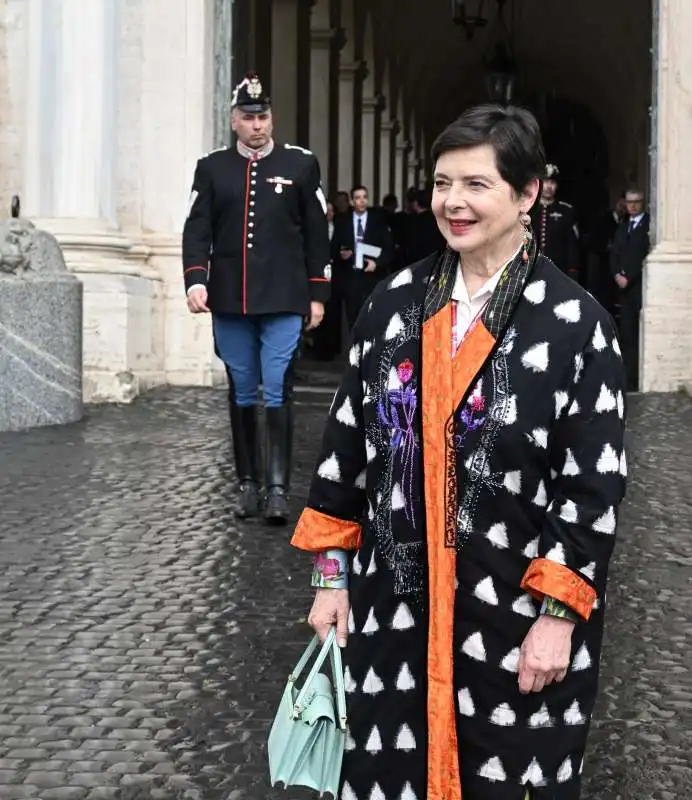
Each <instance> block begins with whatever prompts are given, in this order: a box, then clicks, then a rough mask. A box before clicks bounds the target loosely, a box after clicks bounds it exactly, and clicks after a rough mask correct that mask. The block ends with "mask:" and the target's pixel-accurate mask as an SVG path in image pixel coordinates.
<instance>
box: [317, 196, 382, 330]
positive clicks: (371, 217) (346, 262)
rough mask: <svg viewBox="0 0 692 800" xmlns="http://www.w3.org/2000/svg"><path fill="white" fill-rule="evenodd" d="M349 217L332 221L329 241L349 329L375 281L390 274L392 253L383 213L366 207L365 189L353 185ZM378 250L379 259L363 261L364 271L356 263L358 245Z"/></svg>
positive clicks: (336, 280)
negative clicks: (351, 208)
mask: <svg viewBox="0 0 692 800" xmlns="http://www.w3.org/2000/svg"><path fill="white" fill-rule="evenodd" d="M351 205H352V206H353V211H352V212H351V213H350V214H341V215H339V216H337V217H336V218H335V219H334V236H333V238H332V244H331V246H332V261H333V264H334V269H333V280H334V283H335V285H336V286H337V287H338V289H339V290H340V291H341V292H342V296H343V298H344V305H345V308H346V319H347V320H348V325H349V328H352V327H353V324H354V323H355V321H356V317H357V316H358V313H359V312H360V309H361V307H362V306H363V303H364V302H365V301H366V300H367V299H368V297H369V296H370V294H371V293H372V291H373V289H374V288H375V286H377V284H378V282H379V281H380V280H381V279H382V278H384V277H385V276H386V275H388V274H389V266H390V263H391V259H392V254H393V252H394V244H393V242H392V234H391V231H390V230H389V226H388V225H387V218H386V216H385V214H384V211H382V209H379V208H369V207H368V190H367V189H366V187H365V186H356V187H355V188H354V189H353V190H352V191H351ZM359 242H361V243H363V244H369V245H373V246H375V247H379V248H381V250H382V252H381V254H380V255H379V257H378V258H376V259H373V258H366V259H364V260H363V268H362V269H359V268H358V266H357V264H356V248H357V245H358V243H359Z"/></svg>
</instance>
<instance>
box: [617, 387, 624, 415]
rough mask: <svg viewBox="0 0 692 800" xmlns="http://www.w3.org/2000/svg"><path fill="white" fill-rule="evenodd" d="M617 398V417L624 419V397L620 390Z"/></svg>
mask: <svg viewBox="0 0 692 800" xmlns="http://www.w3.org/2000/svg"><path fill="white" fill-rule="evenodd" d="M616 400H617V407H618V417H620V419H624V417H625V398H624V397H623V395H622V392H618V396H617V398H616Z"/></svg>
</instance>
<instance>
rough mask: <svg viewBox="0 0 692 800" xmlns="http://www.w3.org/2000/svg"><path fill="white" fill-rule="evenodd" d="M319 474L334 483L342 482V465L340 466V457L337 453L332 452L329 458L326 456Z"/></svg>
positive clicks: (319, 468) (318, 470)
mask: <svg viewBox="0 0 692 800" xmlns="http://www.w3.org/2000/svg"><path fill="white" fill-rule="evenodd" d="M317 474H318V475H319V477H320V478H324V479H325V480H326V481H332V483H341V467H340V466H339V459H338V458H337V457H336V453H332V454H331V455H330V456H329V458H326V459H325V460H324V461H323V462H322V463H321V464H320V466H319V467H318V469H317Z"/></svg>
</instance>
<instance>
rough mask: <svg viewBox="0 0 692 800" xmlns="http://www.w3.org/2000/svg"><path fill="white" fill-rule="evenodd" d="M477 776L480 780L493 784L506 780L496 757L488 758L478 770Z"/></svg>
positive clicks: (500, 763) (505, 775)
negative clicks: (484, 779) (483, 779)
mask: <svg viewBox="0 0 692 800" xmlns="http://www.w3.org/2000/svg"><path fill="white" fill-rule="evenodd" d="M478 774H479V775H480V777H481V778H486V779H487V780H489V781H492V782H493V783H501V782H502V781H506V780H507V774H506V773H505V770H504V767H503V766H502V762H501V761H500V759H499V758H498V757H497V756H493V757H492V758H489V759H488V760H487V761H486V762H485V764H483V766H482V767H481V768H480V769H479V770H478Z"/></svg>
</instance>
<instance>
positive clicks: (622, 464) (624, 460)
mask: <svg viewBox="0 0 692 800" xmlns="http://www.w3.org/2000/svg"><path fill="white" fill-rule="evenodd" d="M620 475H622V477H623V478H626V477H627V456H626V455H625V451H624V450H623V451H622V453H620Z"/></svg>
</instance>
